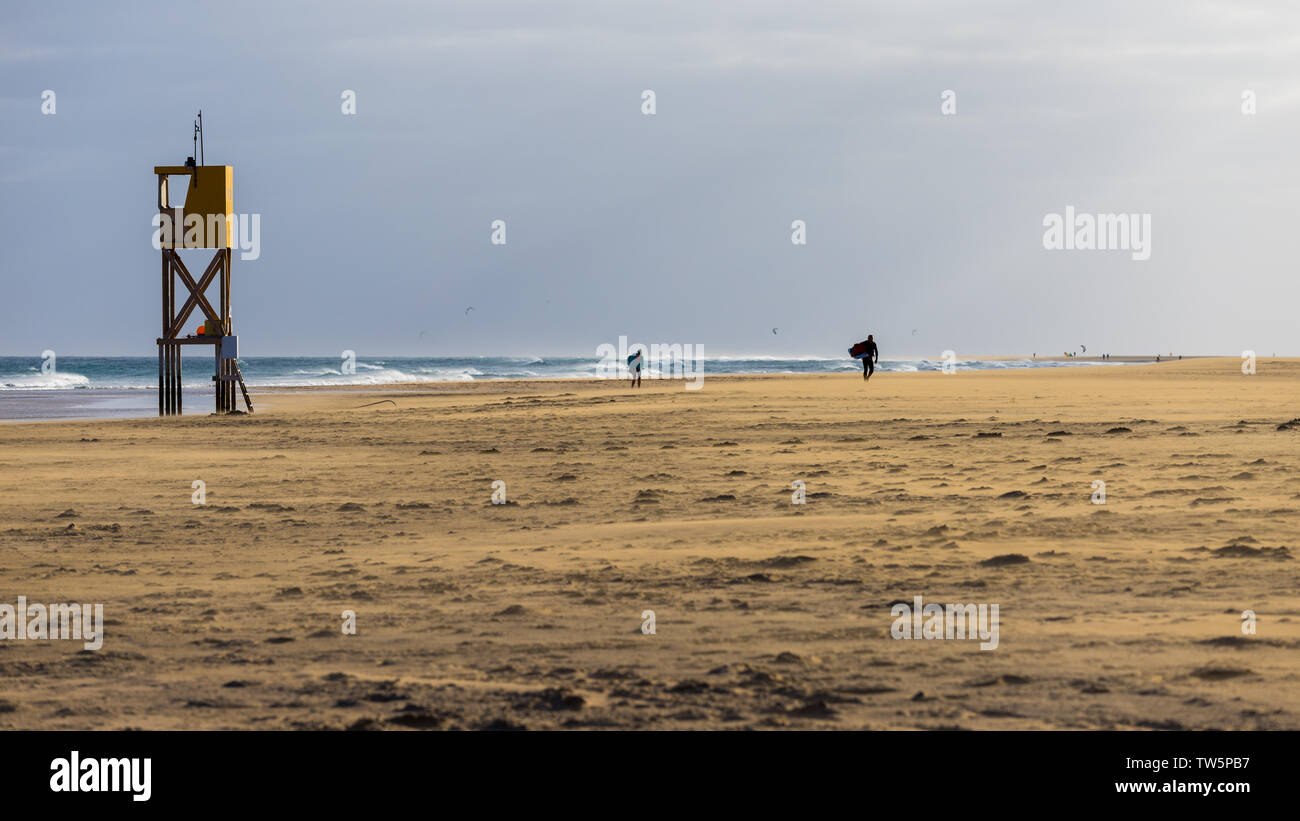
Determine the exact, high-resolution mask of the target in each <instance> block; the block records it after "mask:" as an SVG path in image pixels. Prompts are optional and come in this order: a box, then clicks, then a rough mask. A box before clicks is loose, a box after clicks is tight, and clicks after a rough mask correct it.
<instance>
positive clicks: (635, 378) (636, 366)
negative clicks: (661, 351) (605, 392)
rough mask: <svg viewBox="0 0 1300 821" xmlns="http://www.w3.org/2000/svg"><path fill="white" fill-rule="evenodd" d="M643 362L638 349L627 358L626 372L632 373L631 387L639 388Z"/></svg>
mask: <svg viewBox="0 0 1300 821" xmlns="http://www.w3.org/2000/svg"><path fill="white" fill-rule="evenodd" d="M644 360H645V357H644V356H643V355H642V351H641V349H640V348H637V350H636V352H635V353H633V354H632V355H631V356H629V357H628V358H627V367H628V370H630V371H631V372H632V387H634V388H639V387H641V363H642V362H643V361H644Z"/></svg>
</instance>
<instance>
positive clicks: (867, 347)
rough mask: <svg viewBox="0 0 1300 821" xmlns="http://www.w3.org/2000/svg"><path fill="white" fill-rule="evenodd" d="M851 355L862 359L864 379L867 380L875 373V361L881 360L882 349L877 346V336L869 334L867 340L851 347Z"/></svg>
mask: <svg viewBox="0 0 1300 821" xmlns="http://www.w3.org/2000/svg"><path fill="white" fill-rule="evenodd" d="M849 356H851V357H853V358H854V359H861V360H862V379H863V381H866V380H868V379H870V378H871V374H873V373H875V370H876V368H875V363H876V362H879V361H880V349H879V348H877V347H876V338H875V336H873V335H872V334H867V339H866V341H865V342H859V343H858V344H856V345H854V346H853V347H852V348H849Z"/></svg>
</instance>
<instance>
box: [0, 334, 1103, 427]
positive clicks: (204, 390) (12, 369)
mask: <svg viewBox="0 0 1300 821" xmlns="http://www.w3.org/2000/svg"><path fill="white" fill-rule="evenodd" d="M44 364H45V363H44V361H43V360H42V359H41V358H39V357H34V356H32V357H0V420H10V421H16V420H39V419H82V418H87V419H89V418H102V417H114V416H152V415H154V414H156V413H157V412H158V397H157V392H156V390H157V386H158V359H157V357H156V356H152V357H151V356H106V357H95V356H60V357H57V359H55V360H54V361H53V363H52V365H53V367H43V366H44ZM1100 364H1114V365H1118V364H1121V363H1119V362H1110V363H1098V362H1092V361H1078V362H1070V361H1057V360H1051V361H1049V360H1043V359H1030V358H1023V359H958V360H956V362H955V363H953V367H954V368H955V369H956V370H957V371H978V370H1001V369H1008V368H1061V367H1084V366H1090V365H1100ZM239 366H240V369H241V370H242V371H243V373H244V379H245V381H246V382H247V383H248V388H249V391H250V392H252V393H253V394H254V396H253V403H254V407H256V405H257V396H256V392H257V391H258V390H259V389H260V390H267V389H275V388H289V387H306V386H323V387H330V386H346V385H374V386H383V385H398V384H404V383H411V382H467V381H478V380H486V379H593V378H596V377H597V376H598V375H599V373H600V367H601V360H600V358H598V357H595V356H590V357H584V356H547V357H540V356H539V357H506V356H471V357H455V356H434V357H405V356H385V357H357V358H356V361H355V368H347V367H345V364H344V361H343V360H342V359H341V358H339V357H324V356H251V357H248V358H247V359H240V360H239ZM942 366H943V361H942V360H940V359H882V360H881V361H880V363H879V364H878V365H877V366H876V369H877V370H878V371H881V372H883V373H903V372H916V371H938V370H941V369H942ZM861 370H862V365H861V364H860V363H859V362H858V361H856V360H852V359H849V358H847V357H834V358H820V357H789V358H781V357H707V358H706V359H705V360H704V375H705V382H706V383H707V377H708V375H709V374H791V373H852V372H860V371H861ZM212 371H213V366H212V354H211V352H210V351H208V350H207V349H204V350H203V352H202V353H198V354H195V355H194V356H193V357H190V356H187V357H185V367H184V371H183V375H184V383H185V389H186V391H185V407H186V412H187V413H195V414H206V413H211V411H212V404H213V402H212V381H211V379H212ZM657 375H658V374H657V372H656V370H655V369H654V368H650V369H648V370H647V371H646V372H645V376H646V377H647V378H654V377H655V376H657ZM241 405H242V400H241Z"/></svg>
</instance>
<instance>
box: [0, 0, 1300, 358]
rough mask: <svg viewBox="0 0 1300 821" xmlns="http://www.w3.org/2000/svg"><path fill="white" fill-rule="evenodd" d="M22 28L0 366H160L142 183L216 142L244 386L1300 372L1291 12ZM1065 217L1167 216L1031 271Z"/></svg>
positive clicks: (683, 10)
mask: <svg viewBox="0 0 1300 821" xmlns="http://www.w3.org/2000/svg"><path fill="white" fill-rule="evenodd" d="M0 21H2V22H0V122H2V123H3V129H0V190H2V191H3V195H2V196H0V354H4V355H31V356H33V357H36V356H39V354H40V351H41V350H43V349H46V348H51V349H54V350H56V351H58V352H59V354H60V355H77V354H84V355H109V354H124V355H141V356H152V355H154V354H155V353H156V348H155V346H154V339H155V337H156V336H157V335H158V331H159V328H158V324H159V318H158V313H159V312H158V307H157V306H158V302H159V282H158V279H159V275H158V269H159V262H158V252H157V251H155V250H153V248H152V247H151V246H150V236H151V234H152V228H151V227H150V219H151V218H152V216H153V214H154V211H155V207H154V206H155V202H154V199H155V194H154V190H153V186H154V177H153V175H152V167H153V166H154V165H157V164H180V163H182V162H183V161H184V159H185V157H186V156H187V155H189V154H190V153H191V139H190V138H191V134H190V131H191V129H190V124H191V120H192V118H193V115H194V113H195V112H196V111H197V110H198V109H199V108H202V109H203V113H204V121H205V124H206V126H207V134H206V157H207V161H208V163H209V164H229V165H233V166H234V168H235V206H236V209H237V210H238V211H240V212H244V213H257V214H260V215H261V246H262V247H261V257H260V259H257V260H256V261H241V260H239V259H238V258H236V260H235V263H234V285H233V292H234V297H233V305H234V317H235V328H236V330H237V332H238V333H239V334H240V337H241V353H243V354H244V355H245V356H258V355H276V354H306V355H321V356H337V355H339V352H340V351H342V350H343V349H353V350H355V351H357V353H358V355H360V356H362V357H366V356H377V355H385V354H387V355H398V354H412V355H453V354H484V355H512V354H518V355H546V354H586V355H594V353H595V348H596V346H597V345H598V344H600V343H602V342H617V338H618V336H619V335H627V336H629V337H631V338H632V341H640V342H647V343H650V342H678V343H696V344H703V345H704V347H705V351H706V353H708V354H710V355H712V354H757V355H775V354H793V355H824V356H835V355H841V354H843V352H844V349H845V348H846V347H847V346H848V344H850V343H852V342H854V341H856V340H858V339H861V338H862V337H863V335H865V334H866V333H867V332H874V333H875V334H876V336H877V338H878V339H880V341H881V343H882V351H883V353H884V355H885V357H886V358H890V357H891V356H898V355H928V356H938V355H939V353H940V352H941V351H943V350H945V349H952V350H955V351H957V353H958V354H959V355H975V354H999V353H1002V354H1011V353H1030V352H1038V353H1060V352H1061V351H1063V350H1065V349H1073V348H1077V346H1078V345H1079V344H1086V345H1088V348H1089V352H1090V353H1091V352H1102V351H1110V352H1112V353H1117V354H1118V353H1156V352H1162V353H1163V352H1168V351H1175V352H1180V353H1187V354H1191V353H1223V354H1234V355H1235V354H1236V353H1239V352H1240V351H1242V350H1244V349H1254V350H1257V351H1259V352H1260V353H1261V355H1267V354H1271V353H1273V352H1275V351H1276V352H1277V353H1278V354H1284V353H1285V354H1292V355H1296V354H1300V344H1297V333H1296V322H1295V319H1294V317H1295V314H1296V311H1297V305H1300V284H1298V283H1297V279H1298V278H1297V270H1296V269H1297V264H1296V261H1295V252H1294V250H1293V246H1294V236H1295V234H1296V228H1295V225H1294V222H1295V217H1296V210H1297V209H1296V205H1297V201H1298V199H1300V163H1298V162H1297V159H1296V153H1297V151H1298V150H1300V7H1298V6H1296V4H1294V3H1285V2H1277V3H1248V4H1247V3H1238V2H1152V3H1137V2H1092V3H1085V4H1075V3H1070V4H1067V3H1050V4H1049V3H1043V2H1041V1H1040V2H990V3H979V4H973V3H958V2H953V3H902V2H895V3H888V4H885V3H863V2H845V3H811V4H810V3H788V4H777V3H765V2H736V3H718V2H704V0H696V1H695V2H662V1H660V2H654V3H644V4H641V3H638V4H627V3H611V2H594V1H593V2H558V3H546V4H538V3H522V2H514V3H511V2H507V3H486V2H451V3H414V2H412V3H362V4H357V3H333V2H314V3H302V4H289V3H241V2H227V3H221V4H203V5H195V4H189V3H161V4H159V3H149V4H146V3H139V4H134V5H131V6H129V7H128V8H127V9H126V10H123V9H120V8H116V7H115V4H90V3H75V4H60V3H6V4H5V6H4V10H3V11H2V12H0ZM45 89H50V90H53V91H55V92H56V94H57V113H56V114H54V115H52V116H49V115H43V114H42V113H41V102H42V100H41V93H42V91H43V90H45ZM344 89H352V90H355V92H356V95H357V114H356V116H344V115H343V114H342V113H341V112H340V95H341V93H342V92H343V90H344ZM645 89H652V90H653V91H654V92H655V93H656V96H657V100H656V102H657V113H656V114H654V115H653V116H645V115H643V114H642V113H641V105H642V99H641V94H642V91H643V90H645ZM945 89H951V90H953V91H955V92H956V95H957V113H956V115H954V116H945V115H943V114H941V113H940V104H941V94H942V92H943V91H944V90H945ZM1245 90H1251V91H1253V92H1254V93H1255V95H1256V100H1257V102H1256V105H1257V113H1256V114H1254V115H1253V116H1252V115H1246V114H1243V113H1242V93H1243V91H1245ZM1067 205H1073V206H1075V208H1076V209H1078V210H1079V211H1082V212H1089V213H1094V214H1095V213H1110V212H1116V213H1144V214H1150V215H1151V224H1152V237H1151V251H1152V253H1151V257H1150V259H1149V260H1146V261H1135V260H1133V259H1132V258H1131V255H1130V254H1129V253H1127V252H1122V251H1049V250H1045V249H1044V248H1043V241H1042V240H1043V232H1044V228H1043V224H1042V223H1043V218H1044V216H1045V215H1047V214H1049V213H1062V212H1063V211H1064V209H1065V207H1066V206H1067ZM497 219H501V220H505V221H506V224H507V240H508V241H507V244H506V245H504V246H496V245H492V244H491V242H490V241H489V240H490V225H491V223H492V221H493V220H497ZM797 219H801V220H804V221H805V222H806V223H807V236H808V242H807V245H803V246H797V245H792V244H791V241H790V237H791V222H792V221H793V220H797ZM200 257H201V254H200V253H199V252H189V253H188V254H187V256H186V258H187V262H189V263H190V267H191V269H194V268H196V267H197V268H200V269H201V268H202V267H203V263H202V262H201V261H199V258H200ZM468 306H474V308H475V310H474V311H473V312H470V313H468V314H466V308H467V307H468ZM193 324H197V322H194V323H193ZM774 327H775V328H778V329H779V331H778V333H776V334H773V333H772V329H773V328H774ZM914 330H915V333H913V331H914Z"/></svg>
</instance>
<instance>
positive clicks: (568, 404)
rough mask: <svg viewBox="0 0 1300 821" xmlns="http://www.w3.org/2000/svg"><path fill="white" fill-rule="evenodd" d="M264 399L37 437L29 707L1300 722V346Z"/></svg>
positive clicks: (665, 718)
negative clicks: (1266, 354) (59, 612)
mask: <svg viewBox="0 0 1300 821" xmlns="http://www.w3.org/2000/svg"><path fill="white" fill-rule="evenodd" d="M250 387H251V388H252V389H253V392H254V402H255V405H256V409H257V412H256V413H255V414H254V415H252V416H228V417H183V418H181V417H172V418H167V419H155V418H149V419H125V420H103V421H94V422H48V423H34V424H29V423H22V424H8V425H4V426H3V427H0V467H2V469H0V534H3V544H4V548H5V549H4V551H3V554H2V555H3V559H2V561H3V570H2V571H0V578H2V579H3V580H4V591H3V595H2V596H0V601H3V602H8V603H10V604H13V603H15V601H16V598H17V597H18V596H25V597H26V598H27V600H28V601H38V602H96V603H103V605H104V618H105V623H104V631H105V636H104V642H103V647H102V648H101V649H99V650H96V651H85V650H82V646H81V643H80V642H76V641H39V640H26V641H18V640H10V641H3V642H0V676H2V677H3V681H4V684H5V686H4V690H5V693H4V694H3V696H0V727H3V728H10V729H13V728H21V729H83V728H84V729H124V728H144V729H180V728H204V729H218V728H240V729H291V728H314V729H348V728H351V729H394V730H397V729H456V728H463V729H479V728H484V729H493V728H502V729H510V728H528V729H547V728H624V729H634V728H639V729H672V728H678V729H681V728H686V729H716V728H729V729H742V728H755V729H763V728H795V729H799V728H837V729H863V728H873V729H886V728H895V729H934V728H966V729H1037V728H1060V729H1178V728H1188V729H1211V728H1216V729H1280V728H1286V729H1300V652H1297V651H1298V650H1300V592H1298V591H1300V569H1298V568H1297V562H1296V561H1295V555H1294V554H1295V552H1296V538H1297V535H1296V534H1297V532H1298V527H1297V525H1300V514H1298V513H1297V499H1298V498H1300V477H1298V474H1297V468H1298V467H1300V423H1298V426H1297V427H1296V428H1295V429H1290V428H1287V427H1284V429H1279V425H1283V423H1286V422H1288V421H1289V420H1292V419H1294V418H1296V417H1300V403H1298V402H1297V396H1300V360H1294V359H1288V360H1271V359H1262V360H1260V363H1259V371H1258V373H1257V374H1255V375H1250V376H1246V375H1243V374H1242V373H1241V370H1240V361H1239V360H1236V359H1229V358H1224V359H1215V358H1205V359H1195V360H1186V361H1182V362H1177V361H1175V362H1166V363H1162V364H1159V365H1126V366H1123V367H1095V368H1093V367H1081V368H1059V369H1038V370H1008V371H988V372H978V373H959V374H940V373H916V374H877V376H876V377H875V378H873V379H872V380H871V382H870V383H867V384H864V383H863V381H862V379H861V378H860V377H859V376H857V375H843V376H838V375H837V376H770V377H722V376H716V377H715V376H710V377H708V378H707V379H706V380H705V384H704V388H703V389H702V390H698V391H687V390H683V387H682V383H681V382H673V381H647V382H646V383H645V385H644V387H643V388H642V389H641V390H638V391H632V390H629V389H628V386H627V384H626V383H623V382H599V381H595V382H585V381H576V380H556V381H538V382H491V383H488V382H484V383H474V384H464V385H460V384H454V385H453V384H440V385H427V384H426V385H415V386H407V387H405V388H401V389H389V390H383V391H376V390H332V391H309V390H303V391H292V392H288V391H286V392H279V393H274V394H268V393H265V392H259V391H258V389H257V386H256V385H253V386H250ZM385 400H387V401H385ZM372 403H378V404H372ZM363 405H365V406H366V407H360V406H363ZM196 480H198V481H201V482H202V483H203V489H204V494H205V498H204V499H203V501H204V502H205V504H201V505H200V504H195V503H194V498H195V495H196V492H197V491H196V489H195V487H194V483H195V481H196ZM1096 480H1100V481H1102V482H1104V483H1105V504H1104V505H1103V504H1094V484H1093V483H1094V481H1096ZM498 481H499V482H504V493H505V499H506V503H505V504H493V503H492V496H493V492H494V484H493V483H494V482H498ZM795 482H802V483H804V484H803V487H804V490H805V493H806V496H805V499H806V502H805V503H804V504H795V503H793V496H794V494H795V493H796V490H795V489H793V488H792V483H795ZM497 488H498V489H499V488H500V486H499V485H498V486H497ZM915 596H922V597H924V600H925V601H926V602H939V603H954V602H956V603H982V604H997V605H998V606H999V612H1000V622H999V632H1000V635H999V642H998V646H997V648H996V649H993V650H981V649H980V647H979V642H978V641H971V640H961V639H952V640H948V639H945V640H897V639H895V638H893V637H892V636H891V625H892V624H893V622H894V618H893V617H892V616H891V607H892V605H893V604H895V603H896V602H900V601H901V602H909V603H910V602H912V601H914V597H915ZM349 610H350V611H353V612H354V613H355V617H356V634H355V635H346V634H344V632H343V631H342V629H341V627H342V625H343V623H344V620H343V618H342V614H343V612H344V611H349ZM645 611H653V613H654V622H655V632H654V633H653V634H647V633H644V632H643V622H644V621H645V618H643V613H644V612H645ZM1243 611H1252V612H1253V614H1254V617H1255V620H1256V622H1255V632H1254V634H1245V633H1243V630H1242V624H1243Z"/></svg>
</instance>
